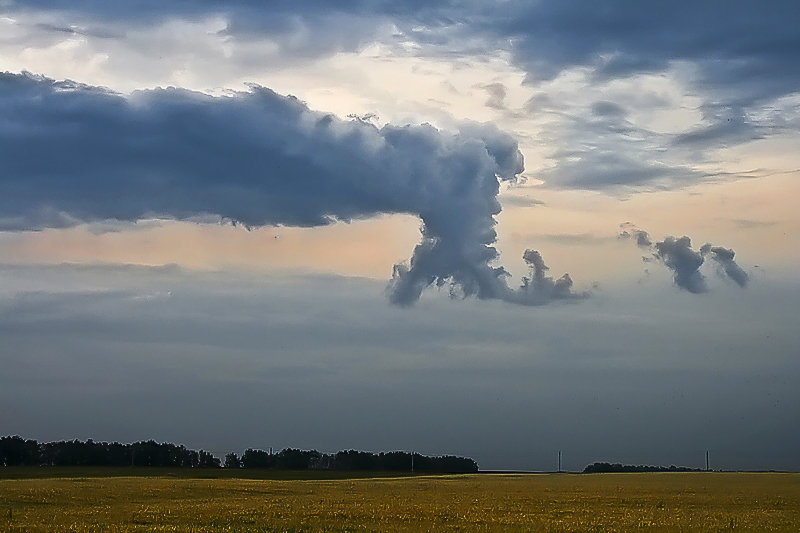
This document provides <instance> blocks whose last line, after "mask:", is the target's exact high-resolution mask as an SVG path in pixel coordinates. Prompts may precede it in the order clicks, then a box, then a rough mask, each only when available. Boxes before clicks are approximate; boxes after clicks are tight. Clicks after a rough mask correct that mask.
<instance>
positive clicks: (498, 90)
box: [480, 83, 508, 109]
mask: <svg viewBox="0 0 800 533" xmlns="http://www.w3.org/2000/svg"><path fill="white" fill-rule="evenodd" d="M480 87H481V88H482V89H483V90H485V91H486V92H487V93H488V95H489V99H488V100H486V107H490V108H492V109H505V108H506V102H505V100H506V94H507V92H508V91H507V90H506V86H505V85H503V84H502V83H487V84H486V85H481V86H480Z"/></svg>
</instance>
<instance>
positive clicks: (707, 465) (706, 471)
mask: <svg viewBox="0 0 800 533" xmlns="http://www.w3.org/2000/svg"><path fill="white" fill-rule="evenodd" d="M708 470H709V468H708V450H706V472H708Z"/></svg>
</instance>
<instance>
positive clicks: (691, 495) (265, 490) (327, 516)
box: [0, 472, 800, 532]
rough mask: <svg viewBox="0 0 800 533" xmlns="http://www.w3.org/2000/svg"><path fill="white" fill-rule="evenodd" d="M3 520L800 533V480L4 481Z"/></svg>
mask: <svg viewBox="0 0 800 533" xmlns="http://www.w3.org/2000/svg"><path fill="white" fill-rule="evenodd" d="M95 474H96V472H95ZM90 475H91V474H90ZM0 513H1V514H2V516H0V529H2V530H4V531H192V532H194V531H309V530H310V531H629V530H632V529H641V528H644V529H652V530H664V531H681V530H683V531H686V530H690V531H694V530H703V531H716V530H729V529H735V530H753V531H800V475H798V474H778V473H774V474H773V473H764V474H761V473H741V474H740V473H675V474H673V473H659V474H591V475H578V474H473V475H459V476H419V477H397V478H392V477H383V478H361V479H329V480H321V479H314V480H297V479H294V480H287V479H280V480H276V479H234V478H207V479H197V478H185V477H166V476H130V477H122V476H120V477H60V478H31V477H27V478H25V479H0Z"/></svg>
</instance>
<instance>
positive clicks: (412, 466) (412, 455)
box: [411, 452, 414, 474]
mask: <svg viewBox="0 0 800 533" xmlns="http://www.w3.org/2000/svg"><path fill="white" fill-rule="evenodd" d="M411 473H412V474H413V473H414V452H411Z"/></svg>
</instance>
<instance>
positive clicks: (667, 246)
mask: <svg viewBox="0 0 800 533" xmlns="http://www.w3.org/2000/svg"><path fill="white" fill-rule="evenodd" d="M654 246H655V250H656V256H657V257H658V259H660V260H661V261H662V262H663V263H664V264H665V265H666V266H667V268H669V269H670V270H672V273H673V280H674V281H675V285H677V286H678V287H680V288H681V289H686V290H687V291H689V292H691V293H695V294H697V293H701V292H706V291H708V285H707V284H706V278H705V276H703V274H701V273H700V266H701V265H702V264H703V256H702V254H700V253H698V252H695V251H694V250H692V241H691V239H689V237H686V236H683V237H680V238H678V239H676V238H675V237H671V236H668V237H666V238H665V239H664V240H663V241H660V242H657V243H655V245H654Z"/></svg>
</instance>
